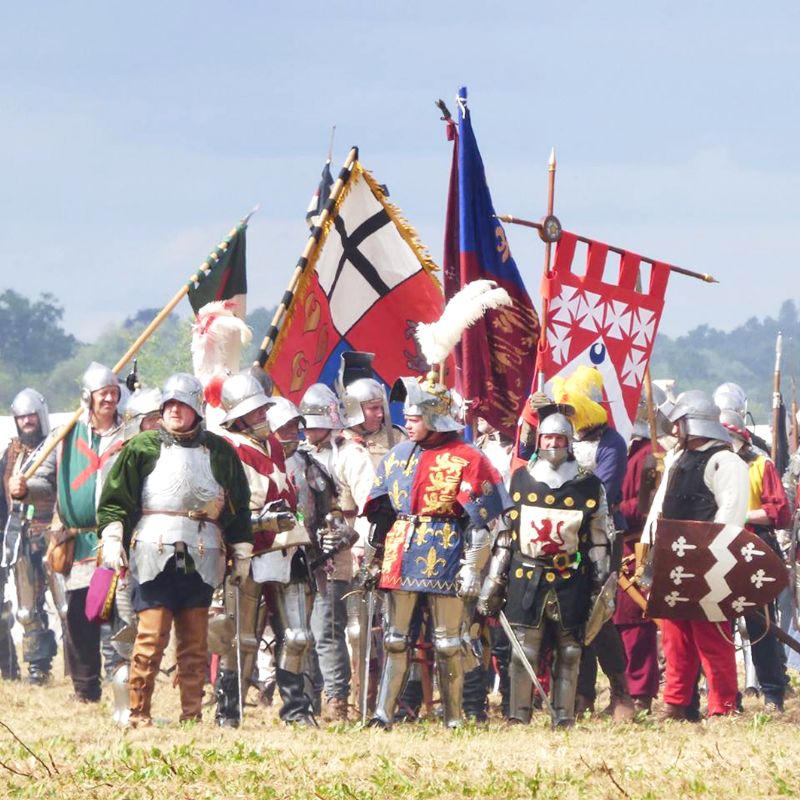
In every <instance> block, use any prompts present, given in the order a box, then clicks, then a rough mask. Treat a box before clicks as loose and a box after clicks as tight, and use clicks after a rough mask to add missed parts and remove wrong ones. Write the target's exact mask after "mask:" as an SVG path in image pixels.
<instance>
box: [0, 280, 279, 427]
mask: <svg viewBox="0 0 800 800" xmlns="http://www.w3.org/2000/svg"><path fill="white" fill-rule="evenodd" d="M158 311H159V309H142V310H141V311H138V312H137V313H136V314H134V315H133V316H131V317H128V319H126V320H125V321H124V322H122V323H121V324H119V325H111V326H109V327H107V328H106V329H105V330H104V331H103V332H102V333H101V334H100V336H98V338H97V339H96V340H95V341H94V342H91V343H85V342H80V341H78V340H77V339H76V338H75V337H74V336H72V335H71V334H69V333H67V332H66V331H65V330H64V328H63V324H62V319H63V315H64V310H63V308H62V307H61V305H60V304H59V303H58V301H57V299H56V298H55V297H54V296H53V295H51V294H43V295H41V296H40V297H39V299H38V300H29V299H28V298H26V297H24V296H23V295H21V294H19V293H18V292H15V291H14V290H12V289H7V290H6V291H4V292H3V293H2V294H0V414H6V413H8V407H9V405H10V403H11V401H12V400H13V399H14V396H15V395H16V393H17V392H18V391H19V390H20V389H22V388H23V387H25V386H33V387H34V388H36V389H38V390H39V391H40V392H42V394H44V396H45V397H46V398H47V401H48V403H49V405H50V410H51V411H71V410H73V409H74V408H76V407H77V404H78V399H79V392H80V378H81V375H82V374H83V372H84V371H85V369H86V367H87V366H88V365H89V363H90V362H92V361H99V362H100V363H101V364H105V365H106V366H109V367H113V366H114V364H116V362H117V361H118V360H119V358H120V357H121V356H122V355H123V354H124V353H125V352H126V350H127V349H128V347H129V346H130V345H131V344H132V343H133V341H134V340H135V339H136V337H137V336H138V335H139V334H140V333H141V332H142V331H143V330H144V328H145V327H146V326H147V325H148V324H149V323H150V322H151V321H152V319H153V318H154V317H155V315H156V314H157V313H158ZM272 314H273V312H272V311H269V310H267V309H266V308H256V309H254V310H253V311H252V312H251V313H250V314H248V315H247V324H248V325H250V327H251V328H252V329H253V339H254V341H253V342H252V343H251V344H250V346H249V347H248V348H247V349H246V351H245V352H244V353H243V354H242V364H243V365H244V364H247V363H249V362H251V361H252V360H254V358H255V356H256V353H257V350H258V346H259V345H260V344H261V339H262V338H263V336H264V333H265V332H266V330H267V328H268V327H269V323H270V321H271V319H272ZM191 328H192V320H191V319H181V318H180V317H179V316H178V315H177V314H175V313H173V314H172V315H170V316H169V317H168V318H167V319H166V320H164V322H163V323H162V324H161V326H160V327H159V328H158V329H157V330H156V331H155V333H153V335H152V336H151V337H150V338H149V339H148V340H147V342H145V344H144V345H143V347H142V349H141V350H140V351H139V353H138V355H137V358H138V373H139V377H140V380H141V381H142V382H143V383H145V384H147V385H148V386H159V385H161V384H162V383H163V382H164V380H165V379H166V378H167V377H168V376H169V375H171V374H172V373H173V372H191V371H192V359H191V353H190V349H189V348H190V343H191ZM131 367H132V363H130V364H127V365H126V366H125V367H124V368H123V370H122V371H121V373H120V377H121V378H124V377H125V376H126V375H127V374H128V372H130V369H131Z"/></svg>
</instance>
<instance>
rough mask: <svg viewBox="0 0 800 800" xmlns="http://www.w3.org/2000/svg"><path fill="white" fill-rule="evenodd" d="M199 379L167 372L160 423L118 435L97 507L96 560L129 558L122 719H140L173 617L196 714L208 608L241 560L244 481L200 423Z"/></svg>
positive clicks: (246, 547) (249, 543) (188, 704)
mask: <svg viewBox="0 0 800 800" xmlns="http://www.w3.org/2000/svg"><path fill="white" fill-rule="evenodd" d="M203 416H204V406H203V387H202V385H201V383H200V381H199V380H197V378H195V377H194V376H192V375H188V374H185V373H178V374H176V375H173V376H171V377H170V378H168V379H167V381H166V383H165V384H164V387H163V394H162V401H161V426H160V427H159V429H158V430H152V431H145V432H143V433H140V434H138V435H136V436H134V437H133V438H132V439H131V440H130V441H128V442H127V443H126V444H125V446H124V448H123V451H122V453H121V454H120V456H119V458H118V459H117V461H116V463H115V464H114V466H113V468H112V470H111V472H110V474H109V476H108V479H107V481H106V484H105V486H104V488H103V493H102V495H101V497H100V504H99V507H98V510H97V519H98V528H99V530H100V531H101V540H102V547H103V555H102V558H103V562H104V564H107V565H109V566H115V567H118V566H120V565H123V564H125V563H128V564H129V565H130V577H131V581H132V585H131V594H132V600H133V609H134V611H136V613H137V614H138V615H139V622H138V630H137V634H136V641H135V643H134V646H133V657H132V661H131V667H130V712H131V713H130V719H129V724H130V725H131V726H133V727H135V726H141V725H149V724H150V722H151V716H150V708H151V702H152V696H153V689H154V686H155V678H156V675H157V673H158V668H159V665H160V663H161V658H162V656H163V654H164V648H165V647H166V644H167V641H168V639H169V632H170V628H171V627H172V623H173V622H174V623H175V637H176V645H177V647H176V650H177V660H178V672H177V684H178V686H179V688H180V696H181V720H182V721H184V720H200V718H201V703H202V698H203V686H204V684H205V677H206V661H207V655H208V645H207V641H208V608H209V606H210V604H211V596H212V593H213V591H214V588H215V587H216V586H217V585H218V584H220V583H221V582H222V580H223V578H224V576H225V568H226V560H227V559H226V551H228V550H229V551H230V552H231V554H232V556H233V573H234V575H235V576H236V578H237V579H238V580H243V579H244V578H246V576H247V575H248V573H249V570H250V557H251V554H252V550H253V538H252V533H251V529H250V508H249V503H250V489H249V487H248V484H247V478H246V476H245V474H244V470H243V468H242V465H241V462H240V461H239V459H238V458H237V456H236V452H235V451H234V449H233V448H232V447H231V445H230V444H228V442H226V441H225V440H224V439H222V437H220V436H217V435H215V434H213V433H210V432H208V431H206V430H205V429H204V426H203Z"/></svg>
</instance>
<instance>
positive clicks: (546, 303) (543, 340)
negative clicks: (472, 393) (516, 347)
mask: <svg viewBox="0 0 800 800" xmlns="http://www.w3.org/2000/svg"><path fill="white" fill-rule="evenodd" d="M555 195H556V149H555V147H553V148H552V149H551V150H550V160H549V161H548V162H547V217H546V219H552V218H553V206H554V203H555ZM539 230H540V232H541V233H544V226H543V224H542V223H539ZM550 247H551V241H550V238H549V237H547V238H545V243H544V270H543V272H542V274H543V278H544V280H547V277H548V275H549V274H550ZM549 310H550V300H549V298H547V297H543V298H542V318H541V319H540V320H539V344H538V347H537V348H536V349H537V354H536V355H537V358H536V360H537V361H538V360H539V355H540V354H541V353H543V352H544V350H545V348H546V347H547V316H548V312H549ZM537 381H538V386H537V387H536V388H537V389H538V390H539V391H540V392H542V393H544V383H545V381H544V370H541V369H540V370H539V373H538V376H537Z"/></svg>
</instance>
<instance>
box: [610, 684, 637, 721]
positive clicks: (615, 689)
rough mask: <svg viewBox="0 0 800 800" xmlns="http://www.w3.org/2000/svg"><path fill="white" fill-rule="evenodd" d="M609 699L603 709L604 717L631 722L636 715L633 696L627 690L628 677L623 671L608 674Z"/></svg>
mask: <svg viewBox="0 0 800 800" xmlns="http://www.w3.org/2000/svg"><path fill="white" fill-rule="evenodd" d="M608 683H609V688H610V690H611V700H610V702H609V704H608V706H607V707H606V708H604V709H603V712H602V714H603V716H604V717H611V719H613V720H614V722H632V721H633V718H634V716H636V710H635V708H634V706H633V698H632V697H631V695H630V692H628V679H627V677H626V675H625V673H624V672H617V673H614V674H613V675H609V676H608Z"/></svg>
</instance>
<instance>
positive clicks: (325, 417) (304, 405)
mask: <svg viewBox="0 0 800 800" xmlns="http://www.w3.org/2000/svg"><path fill="white" fill-rule="evenodd" d="M299 410H300V413H301V414H302V415H303V416H304V417H305V420H306V427H307V428H325V429H327V430H342V428H344V421H343V420H342V412H341V408H340V406H339V398H338V397H337V396H336V393H335V392H334V391H333V389H331V388H330V387H329V386H326V385H325V384H324V383H312V384H311V386H309V387H308V389H306V391H305V394H304V395H303V399H302V400H301V401H300V408H299Z"/></svg>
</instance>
